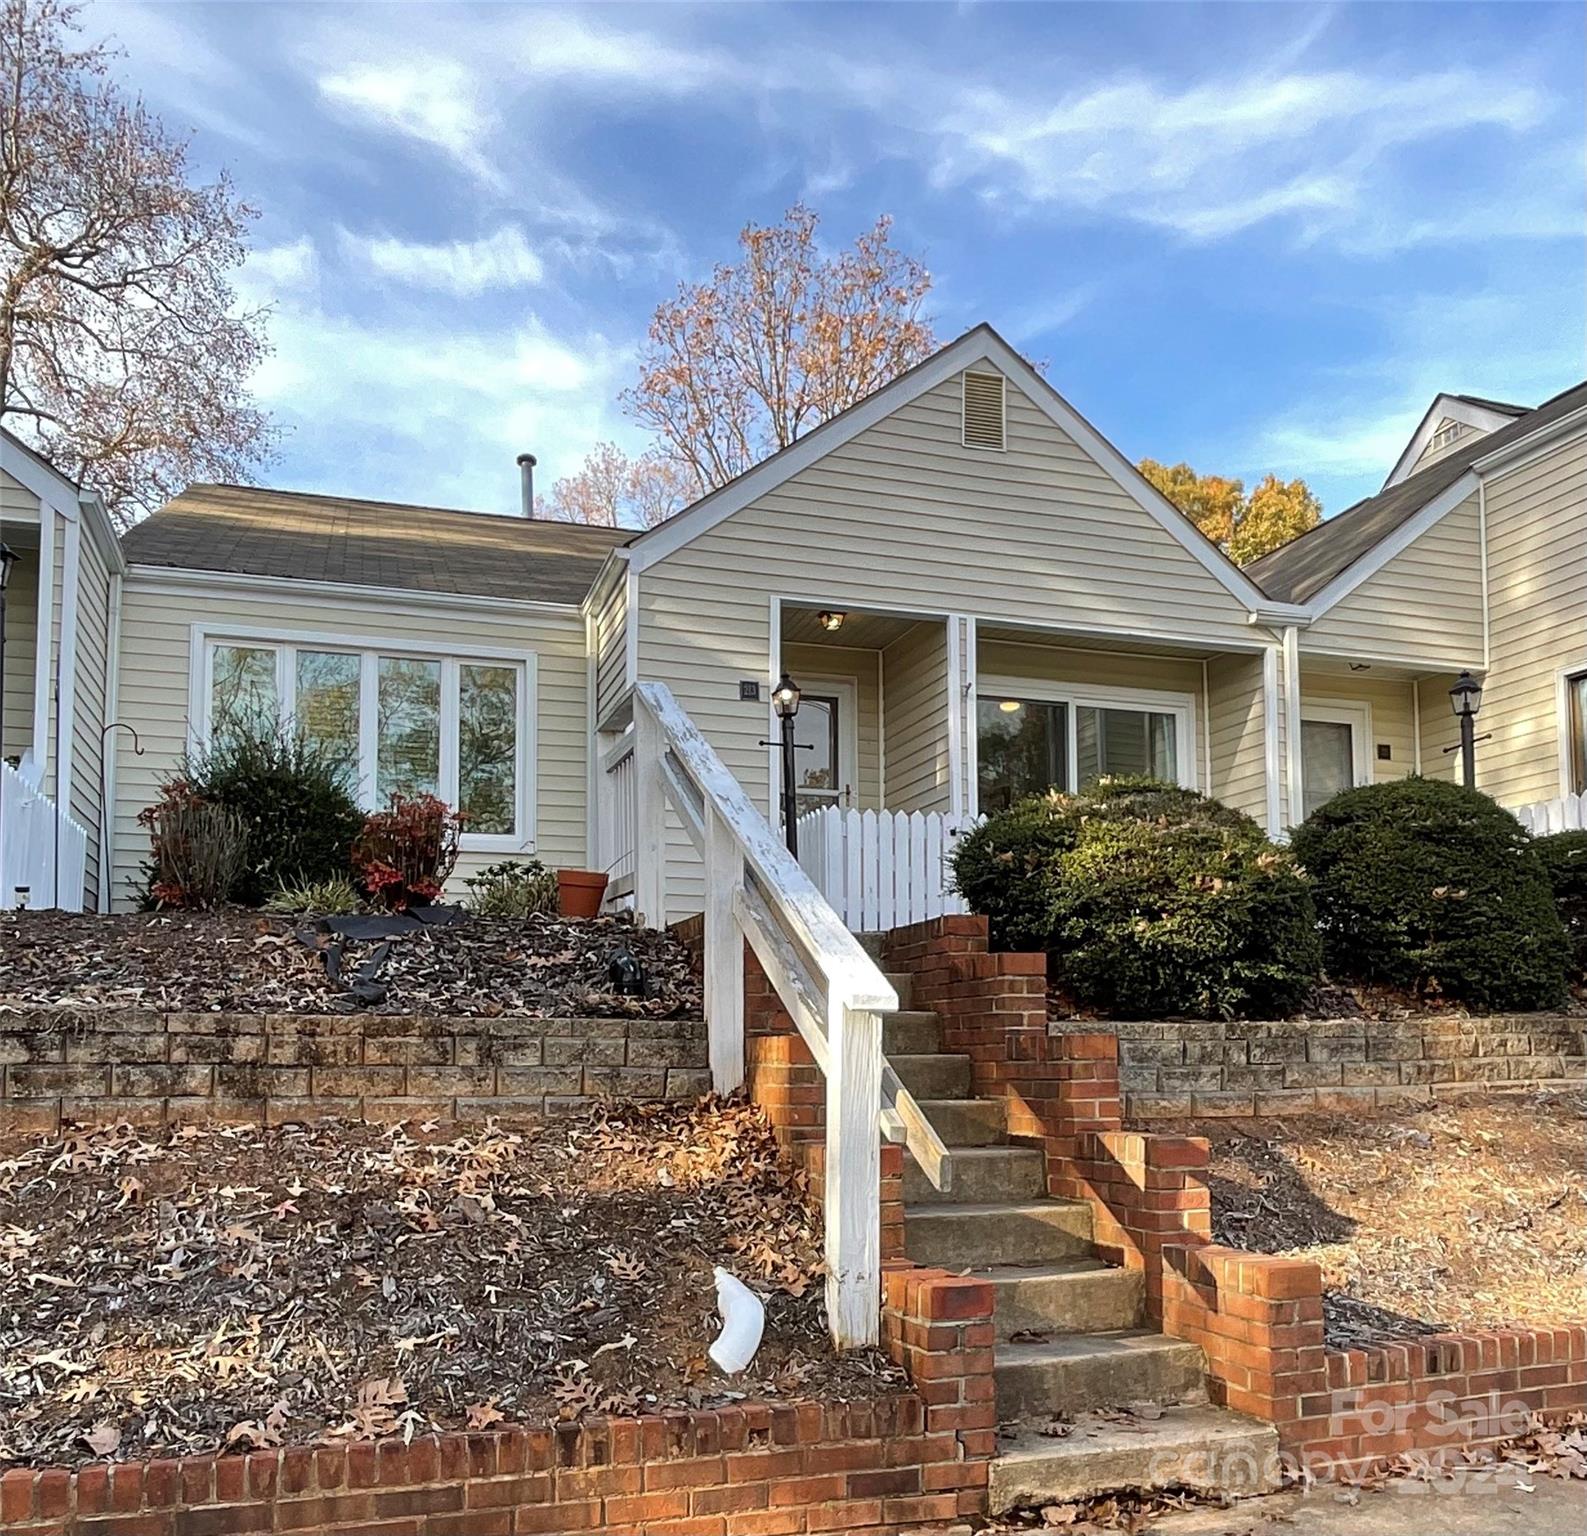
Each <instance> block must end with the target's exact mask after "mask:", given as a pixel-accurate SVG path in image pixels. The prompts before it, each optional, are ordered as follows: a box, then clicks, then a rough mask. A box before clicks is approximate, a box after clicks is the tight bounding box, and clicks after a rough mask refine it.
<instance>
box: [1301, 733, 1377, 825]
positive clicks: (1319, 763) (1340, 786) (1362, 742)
mask: <svg viewBox="0 0 1587 1536" xmlns="http://www.w3.org/2000/svg"><path fill="white" fill-rule="evenodd" d="M1366 765H1367V722H1366V719H1365V718H1364V714H1363V712H1362V711H1361V710H1358V709H1355V708H1350V707H1346V706H1344V705H1335V706H1302V713H1301V722H1300V779H1301V811H1302V814H1303V815H1305V816H1310V815H1311V813H1312V812H1313V811H1315V810H1316V809H1317V807H1318V806H1319V805H1324V804H1326V803H1327V802H1328V801H1329V800H1332V799H1333V797H1334V796H1335V795H1337V794H1338V793H1339V792H1340V791H1341V790H1344V789H1352V788H1354V786H1355V785H1357V784H1365V783H1367V782H1369V775H1368V772H1367V766H1366Z"/></svg>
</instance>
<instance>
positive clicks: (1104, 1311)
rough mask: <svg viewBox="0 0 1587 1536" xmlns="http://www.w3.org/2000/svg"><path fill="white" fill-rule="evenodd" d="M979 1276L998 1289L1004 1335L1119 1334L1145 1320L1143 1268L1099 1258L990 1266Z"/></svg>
mask: <svg viewBox="0 0 1587 1536" xmlns="http://www.w3.org/2000/svg"><path fill="white" fill-rule="evenodd" d="M976 1278H977V1279H984V1280H989V1281H991V1283H992V1284H993V1285H994V1286H995V1287H996V1288H997V1336H998V1337H999V1338H1000V1339H1013V1338H1018V1339H1020V1340H1021V1342H1027V1343H1034V1342H1036V1340H1037V1339H1043V1338H1051V1337H1054V1336H1063V1335H1071V1334H1097V1333H1108V1332H1117V1331H1119V1330H1122V1329H1126V1328H1137V1327H1139V1326H1140V1323H1141V1317H1142V1312H1141V1307H1142V1302H1143V1300H1144V1291H1145V1287H1144V1285H1143V1276H1142V1275H1141V1272H1140V1271H1139V1270H1129V1269H1121V1268H1119V1267H1118V1266H1116V1265H1113V1264H1105V1263H1103V1262H1102V1261H1101V1260H1100V1259H1094V1258H1074V1259H1050V1260H1048V1261H1046V1262H1044V1263H1041V1264H1018V1263H1015V1264H998V1265H989V1266H988V1267H987V1268H986V1269H984V1270H981V1271H978V1272H977V1276H976Z"/></svg>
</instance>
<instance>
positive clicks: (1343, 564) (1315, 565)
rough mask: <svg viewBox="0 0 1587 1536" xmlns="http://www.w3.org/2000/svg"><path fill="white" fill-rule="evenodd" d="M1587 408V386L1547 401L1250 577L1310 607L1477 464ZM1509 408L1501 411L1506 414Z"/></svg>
mask: <svg viewBox="0 0 1587 1536" xmlns="http://www.w3.org/2000/svg"><path fill="white" fill-rule="evenodd" d="M1584 405H1587V382H1584V383H1581V384H1576V385H1573V386H1572V387H1571V388H1570V389H1567V390H1566V391H1565V392H1564V393H1563V394H1558V395H1555V396H1554V398H1553V399H1552V400H1545V401H1544V402H1543V404H1542V405H1540V406H1538V407H1537V409H1536V410H1531V411H1527V412H1526V413H1525V415H1522V416H1518V417H1517V418H1516V419H1515V420H1514V421H1512V422H1510V423H1508V424H1507V425H1506V426H1503V427H1500V428H1499V429H1498V431H1496V432H1488V433H1484V434H1483V435H1482V436H1480V437H1473V438H1470V439H1469V440H1468V441H1465V442H1462V443H1460V444H1458V445H1457V446H1456V447H1455V448H1453V449H1451V450H1450V452H1449V453H1447V454H1445V455H1444V457H1443V458H1441V459H1439V460H1438V461H1437V462H1436V463H1433V464H1430V465H1428V467H1427V468H1426V469H1423V470H1419V471H1418V472H1417V473H1416V474H1414V475H1411V476H1410V477H1409V478H1408V479H1405V480H1402V481H1401V482H1400V483H1399V484H1398V485H1392V486H1390V487H1389V488H1388V489H1387V490H1384V491H1379V492H1378V494H1377V495H1376V496H1368V497H1367V498H1366V500H1365V501H1358V502H1357V503H1356V504H1355V505H1354V506H1353V507H1347V508H1346V509H1345V510H1344V511H1343V512H1338V513H1335V514H1334V516H1332V517H1330V518H1328V519H1327V520H1326V521H1325V522H1322V523H1319V524H1318V525H1317V526H1316V527H1315V528H1313V529H1312V530H1311V532H1310V533H1303V534H1302V535H1301V536H1300V537H1299V538H1298V539H1292V540H1291V541H1290V542H1289V543H1288V544H1285V545H1284V546H1283V547H1282V548H1280V549H1275V550H1274V551H1273V552H1272V553H1271V554H1267V555H1263V556H1262V558H1261V559H1260V560H1253V561H1252V562H1251V563H1250V564H1249V565H1248V566H1246V567H1245V574H1246V575H1247V576H1249V577H1250V578H1251V580H1252V581H1254V582H1255V583H1256V584H1257V585H1258V586H1259V587H1261V589H1262V590H1263V591H1264V592H1265V593H1267V595H1268V596H1269V597H1270V598H1272V599H1273V601H1274V602H1277V603H1305V602H1309V601H1310V600H1311V599H1312V598H1314V597H1315V596H1316V595H1317V594H1318V593H1319V592H1321V591H1322V589H1323V588H1324V587H1326V586H1327V585H1328V583H1329V582H1330V581H1332V580H1333V579H1334V577H1336V576H1337V575H1339V574H1340V572H1341V571H1344V570H1346V569H1348V568H1349V567H1350V566H1352V565H1354V564H1355V563H1356V561H1357V560H1359V559H1360V558H1361V557H1362V556H1363V555H1364V554H1366V553H1367V552H1368V551H1369V550H1371V549H1373V548H1374V547H1376V546H1377V545H1378V544H1380V543H1381V542H1382V541H1383V540H1384V539H1386V538H1387V537H1388V536H1389V535H1390V534H1391V533H1393V532H1394V530H1395V529H1396V528H1398V527H1399V526H1400V525H1401V524H1402V523H1404V522H1407V521H1408V520H1409V519H1410V518H1412V517H1414V516H1415V515H1416V514H1417V513H1418V512H1419V511H1421V509H1422V508H1423V507H1425V506H1426V505H1427V504H1428V502H1430V501H1432V500H1433V499H1434V498H1435V497H1436V496H1438V495H1440V494H1442V493H1443V492H1444V491H1446V490H1448V489H1449V487H1450V486H1452V485H1453V484H1454V483H1455V482H1456V481H1457V480H1458V479H1460V477H1461V476H1462V475H1463V474H1465V473H1466V471H1467V470H1468V469H1470V468H1471V466H1472V464H1473V463H1474V462H1475V461H1476V460H1478V459H1481V458H1485V457H1486V456H1487V455H1488V454H1490V453H1496V452H1497V451H1498V450H1499V449H1501V448H1503V447H1505V446H1506V445H1507V444H1509V443H1513V442H1515V441H1517V440H1518V439H1520V438H1523V437H1525V436H1527V435H1528V434H1529V433H1532V432H1535V431H1537V430H1538V428H1539V427H1546V426H1547V425H1548V424H1549V423H1550V422H1552V421H1557V420H1559V418H1560V417H1562V416H1568V415H1569V414H1570V413H1571V412H1572V411H1575V410H1580V409H1581V407H1582V406H1584ZM1504 408H1505V407H1501V409H1504Z"/></svg>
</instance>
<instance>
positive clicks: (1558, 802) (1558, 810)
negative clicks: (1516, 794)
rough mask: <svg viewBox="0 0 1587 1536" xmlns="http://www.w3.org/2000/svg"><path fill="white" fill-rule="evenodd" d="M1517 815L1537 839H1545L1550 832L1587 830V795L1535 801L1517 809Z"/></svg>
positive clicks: (1561, 796)
mask: <svg viewBox="0 0 1587 1536" xmlns="http://www.w3.org/2000/svg"><path fill="white" fill-rule="evenodd" d="M1515 814H1516V817H1517V818H1518V819H1519V821H1520V823H1521V825H1522V826H1523V827H1525V828H1526V830H1527V831H1528V832H1530V833H1532V834H1533V836H1535V837H1543V836H1546V835H1547V834H1548V833H1550V832H1577V831H1582V830H1587V793H1584V794H1580V795H1556V796H1555V797H1554V799H1552V800H1534V801H1533V802H1532V803H1531V804H1530V805H1522V806H1518V807H1516V812H1515Z"/></svg>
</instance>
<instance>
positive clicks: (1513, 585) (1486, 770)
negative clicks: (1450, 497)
mask: <svg viewBox="0 0 1587 1536" xmlns="http://www.w3.org/2000/svg"><path fill="white" fill-rule="evenodd" d="M1487 518H1488V592H1489V601H1490V604H1491V633H1490V643H1491V646H1492V652H1491V664H1490V668H1489V672H1488V675H1487V679H1486V685H1485V688H1484V692H1483V702H1482V714H1481V715H1480V716H1479V718H1478V722H1477V730H1478V734H1481V733H1483V732H1486V731H1491V732H1492V733H1493V739H1492V740H1491V741H1485V742H1482V743H1481V744H1479V746H1478V747H1477V782H1478V784H1479V785H1480V786H1481V787H1482V788H1483V789H1485V790H1487V791H1488V793H1489V794H1491V795H1493V796H1494V797H1495V798H1496V799H1497V800H1498V801H1499V802H1500V803H1501V804H1502V805H1509V806H1515V805H1524V804H1527V803H1529V802H1531V801H1534V800H1550V799H1553V798H1554V796H1556V795H1558V794H1561V793H1563V792H1564V791H1565V790H1566V789H1568V788H1569V786H1568V785H1566V784H1562V783H1561V779H1560V749H1561V744H1562V741H1563V735H1564V732H1565V730H1566V724H1565V722H1564V721H1563V720H1562V719H1561V718H1560V711H1559V674H1560V672H1561V670H1563V669H1564V668H1567V667H1576V666H1579V665H1583V664H1587V433H1582V432H1578V433H1577V434H1576V435H1575V436H1574V437H1573V438H1570V439H1567V440H1566V441H1563V442H1561V443H1558V444H1556V445H1554V446H1552V447H1550V448H1549V449H1548V450H1546V451H1545V452H1544V453H1543V454H1542V455H1540V456H1539V457H1538V458H1536V459H1534V460H1532V461H1531V462H1530V463H1526V464H1523V465H1521V466H1520V467H1519V468H1517V469H1513V470H1511V471H1509V472H1508V473H1505V474H1501V475H1499V476H1497V477H1494V478H1491V479H1490V480H1489V481H1488V484H1487ZM1438 703H1439V704H1440V705H1441V706H1442V707H1443V709H1444V712H1445V713H1448V704H1447V701H1445V700H1439V701H1438Z"/></svg>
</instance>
